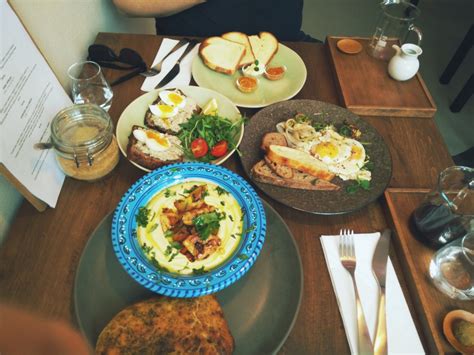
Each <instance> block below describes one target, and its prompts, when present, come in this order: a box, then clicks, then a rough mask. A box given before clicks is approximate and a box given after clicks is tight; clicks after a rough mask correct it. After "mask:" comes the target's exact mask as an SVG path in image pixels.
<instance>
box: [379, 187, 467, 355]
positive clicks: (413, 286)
mask: <svg viewBox="0 0 474 355" xmlns="http://www.w3.org/2000/svg"><path fill="white" fill-rule="evenodd" d="M427 192H428V190H425V189H404V188H389V189H387V190H386V191H385V200H386V202H387V212H388V213H389V216H388V218H387V220H389V221H391V222H392V226H391V227H392V230H394V232H395V233H394V234H395V235H394V236H393V238H392V241H393V242H394V244H395V245H394V246H395V250H396V252H397V256H398V258H399V260H400V264H401V266H402V269H403V271H404V276H405V280H406V281H407V286H408V290H409V292H410V295H411V297H412V300H413V303H414V306H415V310H416V312H417V316H418V318H419V320H420V323H421V325H422V328H423V331H424V335H425V339H426V340H427V342H428V343H427V346H428V348H429V351H428V353H439V354H444V353H453V352H456V350H455V349H454V348H453V347H452V346H451V345H450V344H449V343H448V341H447V340H446V338H445V337H444V334H443V319H444V316H445V315H446V314H447V313H448V312H450V311H452V310H454V309H464V310H467V311H469V312H471V313H474V302H471V301H456V300H453V299H451V298H449V297H448V296H445V295H444V294H443V293H441V292H440V291H438V289H437V288H436V287H435V286H434V285H433V284H432V283H431V281H430V279H429V271H428V268H429V264H430V261H431V257H432V256H433V254H434V252H435V250H433V249H430V248H429V247H427V246H425V245H424V244H422V243H421V242H419V241H418V240H417V239H416V238H415V236H414V232H413V230H412V227H410V216H411V214H412V212H413V211H414V210H415V209H416V208H417V207H418V206H419V205H420V203H421V202H422V201H423V199H424V197H425V194H426V193H427Z"/></svg>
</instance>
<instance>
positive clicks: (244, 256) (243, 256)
mask: <svg viewBox="0 0 474 355" xmlns="http://www.w3.org/2000/svg"><path fill="white" fill-rule="evenodd" d="M237 257H238V258H239V259H240V260H247V259H248V258H249V256H248V255H246V254H239V256H237Z"/></svg>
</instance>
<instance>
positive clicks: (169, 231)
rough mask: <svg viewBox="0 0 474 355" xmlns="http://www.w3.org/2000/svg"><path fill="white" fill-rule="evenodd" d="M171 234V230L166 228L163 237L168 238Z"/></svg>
mask: <svg viewBox="0 0 474 355" xmlns="http://www.w3.org/2000/svg"><path fill="white" fill-rule="evenodd" d="M172 236H173V231H172V230H171V229H168V230H167V231H166V232H165V238H170V237H172Z"/></svg>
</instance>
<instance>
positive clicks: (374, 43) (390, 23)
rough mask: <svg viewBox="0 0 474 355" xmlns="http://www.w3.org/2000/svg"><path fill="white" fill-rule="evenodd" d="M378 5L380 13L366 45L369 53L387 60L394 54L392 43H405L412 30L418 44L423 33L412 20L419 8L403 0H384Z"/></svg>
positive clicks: (417, 13) (418, 12)
mask: <svg viewBox="0 0 474 355" xmlns="http://www.w3.org/2000/svg"><path fill="white" fill-rule="evenodd" d="M380 6H381V11H380V15H379V18H378V21H377V24H376V26H375V32H374V34H373V36H372V39H371V41H370V43H369V47H368V51H369V54H370V55H371V56H372V57H374V58H377V59H382V60H389V59H390V58H391V57H393V55H394V54H395V50H394V49H393V48H392V45H393V44H398V45H402V44H403V43H405V42H406V40H407V38H408V34H409V33H410V32H412V31H413V32H415V33H416V35H417V40H418V42H417V45H418V46H419V45H420V43H421V40H422V38H423V34H422V32H421V30H420V29H419V28H418V27H416V26H415V25H414V24H413V22H414V21H415V19H416V18H417V17H418V15H419V14H420V10H419V9H418V8H417V7H416V6H415V5H413V4H411V3H410V2H407V1H404V0H385V1H384V2H382V3H381V4H380Z"/></svg>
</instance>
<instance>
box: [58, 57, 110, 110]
mask: <svg viewBox="0 0 474 355" xmlns="http://www.w3.org/2000/svg"><path fill="white" fill-rule="evenodd" d="M67 73H68V75H69V77H70V78H71V81H72V100H73V101H74V103H75V104H84V103H91V104H96V105H98V106H100V107H101V108H103V109H104V110H105V111H108V110H109V108H110V106H111V105H112V97H113V92H112V89H111V87H110V85H109V83H108V82H107V81H106V80H105V78H104V75H103V73H102V70H101V68H100V66H99V64H97V63H95V62H91V61H85V62H79V63H75V64H73V65H71V66H70V67H69V69H68V71H67Z"/></svg>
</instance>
